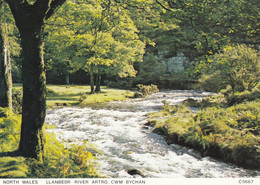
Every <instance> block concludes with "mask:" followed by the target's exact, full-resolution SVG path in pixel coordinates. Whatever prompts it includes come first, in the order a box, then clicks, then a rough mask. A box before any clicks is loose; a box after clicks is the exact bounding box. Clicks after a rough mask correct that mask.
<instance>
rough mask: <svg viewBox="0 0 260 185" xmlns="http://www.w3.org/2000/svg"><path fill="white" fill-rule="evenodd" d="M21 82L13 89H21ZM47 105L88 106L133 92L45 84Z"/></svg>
mask: <svg viewBox="0 0 260 185" xmlns="http://www.w3.org/2000/svg"><path fill="white" fill-rule="evenodd" d="M21 88H22V86H21V84H14V89H21ZM48 91H51V93H47V107H48V108H51V107H53V106H57V105H58V106H70V105H79V104H81V105H82V106H88V105H92V104H96V103H103V102H108V101H118V100H125V99H127V98H129V97H133V96H134V93H133V92H131V91H128V90H121V89H112V88H107V87H106V86H102V87H101V92H100V93H96V94H89V92H90V86H88V85H47V92H48Z"/></svg>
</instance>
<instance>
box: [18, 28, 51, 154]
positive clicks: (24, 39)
mask: <svg viewBox="0 0 260 185" xmlns="http://www.w3.org/2000/svg"><path fill="white" fill-rule="evenodd" d="M42 29H43V27H42V25H39V26H38V27H36V28H31V29H30V30H34V31H33V32H32V33H31V32H28V31H27V29H20V34H21V44H22V49H23V56H24V60H23V71H22V75H23V111H22V128H21V140H20V145H19V152H21V153H22V155H23V156H28V157H33V158H39V159H41V158H42V157H43V156H44V138H43V131H42V127H43V124H44V120H45V114H46V78H45V68H44V60H43V38H42V31H43V30H42Z"/></svg>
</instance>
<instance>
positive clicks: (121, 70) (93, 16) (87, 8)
mask: <svg viewBox="0 0 260 185" xmlns="http://www.w3.org/2000/svg"><path fill="white" fill-rule="evenodd" d="M115 5H116V4H113V3H112V2H111V4H110V5H107V4H104V3H102V2H100V1H89V2H87V3H86V2H85V1H76V2H74V1H68V3H66V5H65V6H63V7H62V8H61V9H60V10H59V12H57V13H58V14H57V16H54V17H53V18H52V19H51V20H50V21H49V22H48V25H50V26H49V27H48V30H52V31H49V32H50V33H51V34H49V35H48V38H47V41H48V42H46V46H47V48H48V51H50V54H49V56H48V57H49V58H51V59H52V60H55V61H60V62H62V61H63V62H64V63H66V62H69V63H70V68H71V69H72V71H77V70H79V69H81V70H84V71H86V72H88V73H89V76H90V85H91V93H94V92H95V91H96V92H98V91H100V80H101V75H103V74H110V75H111V74H113V75H120V76H133V75H135V74H136V72H135V70H134V68H133V63H134V62H138V61H141V60H142V55H143V53H144V44H143V43H142V42H141V41H140V40H139V37H138V35H137V32H138V30H137V29H136V27H135V25H134V23H133V21H132V20H131V18H130V17H129V15H128V12H127V11H125V10H119V9H118V8H119V7H117V6H115ZM65 14H66V17H64V16H62V15H65ZM71 23H73V24H71ZM54 30H55V31H54ZM95 76H96V89H95V87H94V84H95V80H94V77H95Z"/></svg>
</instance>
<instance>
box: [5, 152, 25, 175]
mask: <svg viewBox="0 0 260 185" xmlns="http://www.w3.org/2000/svg"><path fill="white" fill-rule="evenodd" d="M29 171H30V170H29V166H28V165H27V164H26V158H24V157H21V155H20V154H19V152H18V151H13V152H2V153H0V178H26V177H28V174H29Z"/></svg>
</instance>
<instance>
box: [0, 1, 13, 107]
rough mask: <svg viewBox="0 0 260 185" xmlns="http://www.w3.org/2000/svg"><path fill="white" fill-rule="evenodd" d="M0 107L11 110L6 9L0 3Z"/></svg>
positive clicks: (9, 54)
mask: <svg viewBox="0 0 260 185" xmlns="http://www.w3.org/2000/svg"><path fill="white" fill-rule="evenodd" d="M0 10H1V11H0V18H1V23H0V86H1V88H0V106H1V107H8V108H9V109H10V110H11V109H12V73H11V51H10V50H11V48H10V47H11V46H10V41H9V29H10V28H11V26H10V23H8V19H9V17H8V15H6V12H8V11H9V10H8V8H7V7H6V5H5V3H4V2H0Z"/></svg>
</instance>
